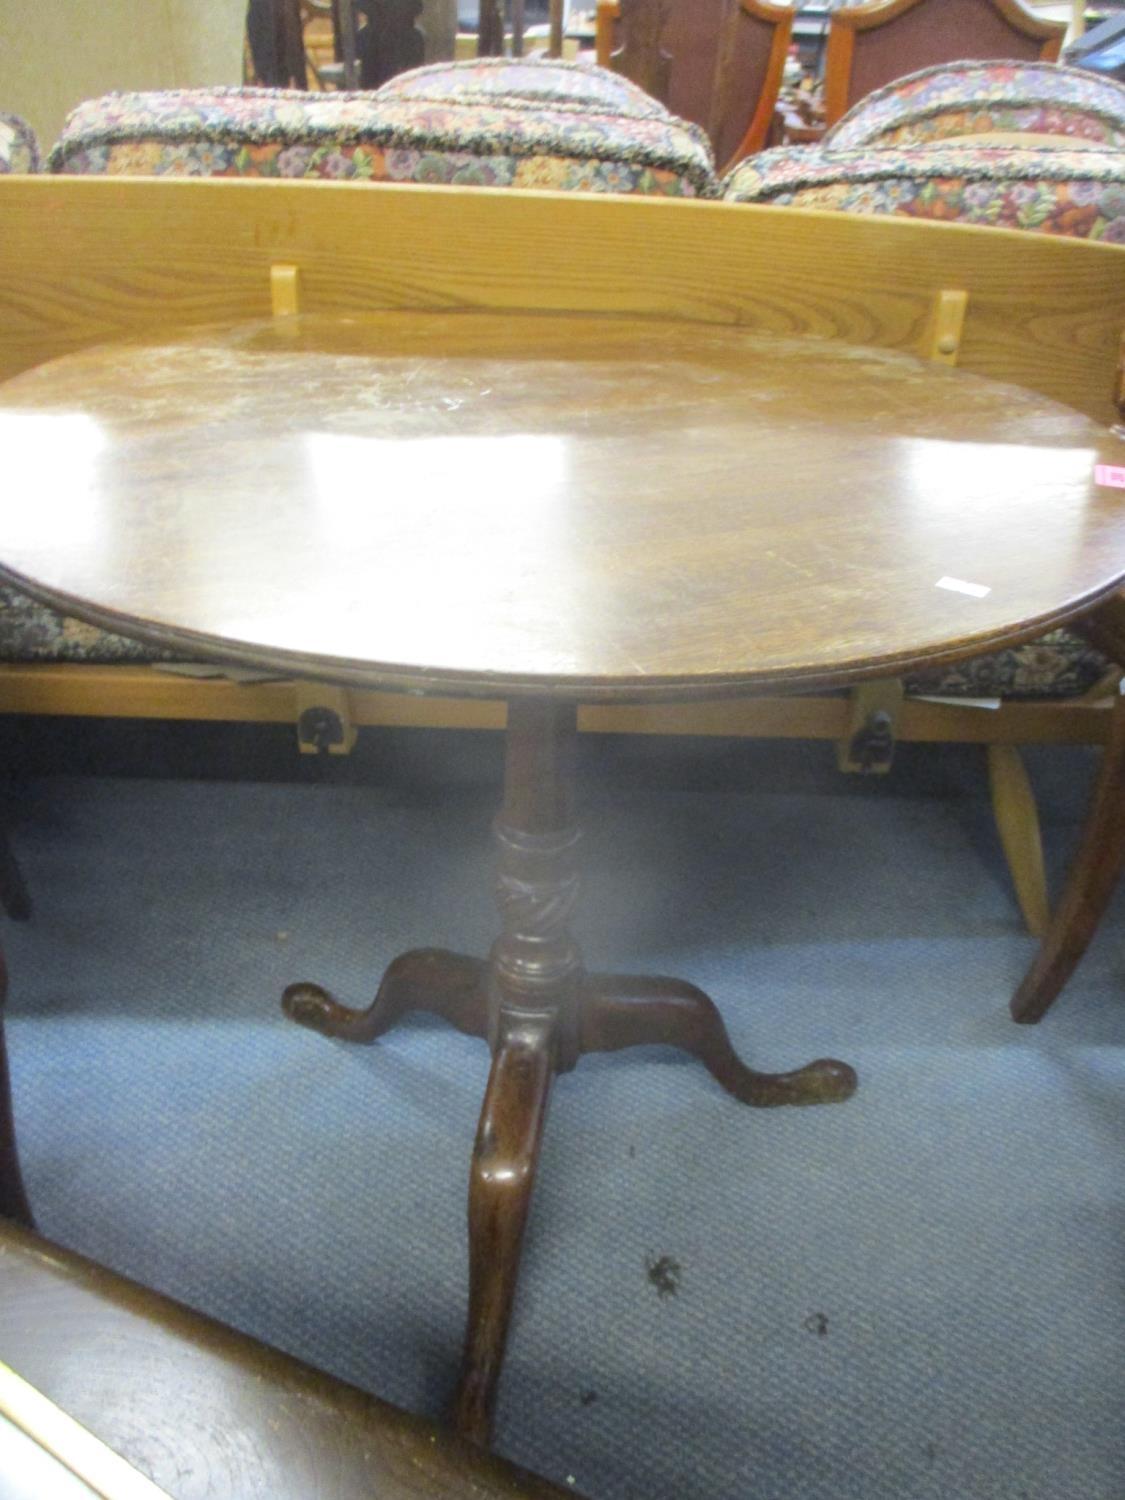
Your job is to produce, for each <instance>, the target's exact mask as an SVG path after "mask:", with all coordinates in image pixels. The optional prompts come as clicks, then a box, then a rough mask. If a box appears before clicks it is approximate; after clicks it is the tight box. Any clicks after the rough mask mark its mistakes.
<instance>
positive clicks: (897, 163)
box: [723, 65, 1125, 698]
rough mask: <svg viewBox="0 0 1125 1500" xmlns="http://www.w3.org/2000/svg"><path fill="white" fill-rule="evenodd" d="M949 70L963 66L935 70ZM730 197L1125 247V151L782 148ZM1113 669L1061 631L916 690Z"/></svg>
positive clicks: (1026, 689) (953, 145)
mask: <svg viewBox="0 0 1125 1500" xmlns="http://www.w3.org/2000/svg"><path fill="white" fill-rule="evenodd" d="M977 66H979V65H977ZM939 71H942V72H951V71H953V70H952V69H951V68H946V69H943V70H937V69H931V70H930V72H931V73H937V72H939ZM916 76H917V77H922V76H928V75H921V74H918V75H916ZM884 92H886V91H884ZM1119 92H1122V93H1125V90H1122V91H1119ZM873 97H874V96H873ZM858 113H859V111H858V110H857V111H855V112H854V114H855V115H858ZM841 123H842V124H843V123H845V122H841ZM723 196H724V197H725V198H727V199H728V200H734V201H736V202H742V203H774V204H779V205H790V206H794V207H800V208H819V209H836V210H839V211H840V212H843V213H867V214H905V215H909V216H911V217H913V218H919V219H940V220H944V221H947V222H948V221H957V222H959V223H963V224H979V225H991V226H994V227H1000V228H1006V229H1026V230H1038V231H1039V232H1040V233H1046V234H1063V235H1070V236H1075V237H1079V238H1086V239H1102V240H1108V241H1111V242H1114V243H1117V244H1125V151H1113V150H1097V149H1084V148H1083V149H1075V150H1068V149H1063V150H1051V149H1045V148H1043V147H1027V148H1023V149H1021V148H1013V147H990V146H976V145H972V144H970V143H968V142H964V141H956V142H949V143H944V144H943V143H940V142H939V143H937V144H933V145H929V146H901V147H891V148H886V149H883V148H879V147H873V146H868V147H866V148H864V149H855V150H842V149H826V148H825V147H824V146H821V147H819V148H818V149H816V150H813V151H809V150H803V149H801V148H800V147H781V148H779V149H778V150H775V151H765V152H763V153H762V154H761V155H759V156H755V157H751V158H749V159H748V160H747V161H744V162H742V163H740V164H739V166H737V167H736V168H735V169H734V171H733V172H731V173H730V174H729V176H728V177H727V179H726V182H725V183H724V185H723ZM1108 667H1109V663H1108V662H1107V661H1106V660H1105V658H1104V657H1103V656H1101V655H1100V654H1099V653H1098V652H1097V651H1095V650H1093V648H1092V647H1091V646H1089V645H1088V644H1087V643H1086V642H1085V641H1084V640H1083V639H1082V638H1081V637H1080V636H1077V635H1075V634H1074V633H1073V632H1071V631H1068V630H1056V631H1052V632H1051V633H1050V634H1049V635H1046V636H1043V637H1041V638H1040V639H1039V640H1036V641H1032V642H1030V643H1028V644H1027V645H1025V646H1017V647H1014V648H1013V649H1011V650H1008V651H1000V652H996V653H994V654H993V655H990V656H984V657H977V658H975V659H973V660H971V661H967V662H961V663H959V664H957V665H956V666H953V667H947V668H943V669H940V670H936V671H931V672H927V673H919V674H915V675H914V676H912V677H908V678H907V682H906V685H907V689H908V691H910V692H913V693H926V694H934V695H939V696H956V697H982V698H996V697H1020V698H1067V697H1074V696H1077V695H1080V694H1082V693H1084V692H1086V691H1088V690H1089V689H1090V688H1091V687H1093V686H1094V685H1095V683H1096V682H1097V681H1098V680H1099V678H1101V677H1102V676H1104V675H1105V673H1106V671H1107V670H1108Z"/></svg>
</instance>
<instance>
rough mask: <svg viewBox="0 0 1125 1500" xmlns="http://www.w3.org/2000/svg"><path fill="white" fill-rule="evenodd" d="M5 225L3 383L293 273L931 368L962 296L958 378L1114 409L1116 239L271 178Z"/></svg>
mask: <svg viewBox="0 0 1125 1500" xmlns="http://www.w3.org/2000/svg"><path fill="white" fill-rule="evenodd" d="M0 223H3V225H4V232H3V234H0V376H8V375H12V374H15V373H16V372H17V371H19V370H21V369H25V368H27V367H28V366H30V365H33V364H37V363H39V362H41V361H42V360H44V359H49V358H51V357H53V356H56V355H60V354H63V353H66V352H68V351H69V350H72V349H77V348H80V347H83V346H85V345H88V344H92V343H95V342H98V341H101V340H105V339H112V338H118V337H121V336H123V335H127V334H129V333H132V332H136V331H140V330H151V329H153V328H154V327H167V328H173V327H186V326H191V325H200V324H205V323H214V322H222V321H227V320H237V319H249V318H257V317H268V316H269V315H270V313H271V309H272V307H273V301H272V293H271V271H273V268H275V267H281V268H284V267H294V268H295V271H294V272H293V273H292V274H290V273H289V272H286V271H282V272H281V274H280V278H279V277H278V276H277V275H275V276H274V282H273V284H274V285H276V286H280V287H281V288H282V291H283V296H284V295H290V297H291V302H292V304H293V305H298V304H299V305H300V306H301V307H302V308H303V309H305V310H306V311H310V312H357V311H362V310H364V309H374V308H388V307H435V308H451V307H461V308H490V309H503V308H524V309H552V310H559V309H566V310H573V311H576V312H590V313H629V314H641V315H650V316H653V317H664V318H688V319H697V320H701V321H704V322H714V323H724V324H738V325H743V326H746V327H748V328H756V329H761V330H769V331H774V332H777V333H783V334H815V335H820V336H824V337H830V338H841V339H844V340H846V341H848V342H849V343H854V344H869V345H874V346H880V347H884V348H891V349H906V350H916V351H917V352H919V353H925V354H930V353H932V352H933V345H934V339H935V318H938V317H939V316H941V317H946V316H948V309H949V306H950V305H951V304H950V299H949V298H948V297H946V298H945V299H944V301H943V300H942V297H941V294H942V293H943V292H952V293H965V294H967V312H966V315H965V319H964V325H963V329H962V330H961V331H960V333H959V363H960V365H961V366H962V367H963V368H965V369H969V370H973V371H976V372H977V373H979V374H983V375H988V376H992V377H993V378H996V379H999V380H1007V381H1012V382H1014V383H1015V384H1018V385H1023V386H1026V387H1029V388H1030V389H1032V390H1036V391H1039V392H1041V393H1042V394H1044V395H1047V396H1051V397H1054V398H1056V399H1058V400H1060V401H1065V402H1067V403H1068V404H1070V405H1071V406H1075V407H1077V408H1078V409H1080V410H1081V411H1084V412H1086V413H1087V414H1088V415H1090V416H1092V417H1094V418H1095V419H1097V420H1100V421H1104V422H1111V421H1113V420H1114V419H1115V418H1116V416H1117V413H1116V409H1115V406H1114V386H1115V380H1116V379H1117V370H1118V359H1119V348H1120V343H1119V341H1120V337H1121V332H1122V329H1125V247H1120V246H1114V245H1105V244H1097V243H1092V242H1089V241H1084V240H1072V239H1063V238H1058V237H1055V236H1051V235H1037V234H1023V233H1018V232H1015V231H1007V230H997V229H978V228H972V227H968V226H965V225H959V224H948V225H947V224H934V223H921V222H916V221H912V220H909V219H905V218H880V217H868V216H864V215H849V214H829V213H820V212H816V211H812V210H799V209H786V208H777V207H769V208H760V207H751V206H746V205H739V204H733V203H702V202H694V203H693V202H683V201H674V200H673V201H670V200H660V199H655V198H625V197H621V198H618V197H611V196H608V195H605V196H602V195H584V194H554V193H531V192H527V193H524V192H516V191H512V190H503V189H500V190H493V189H485V188H466V189H456V188H440V187H433V188H431V187H413V186H409V187H408V186H402V187H371V186H368V185H364V184H348V183H341V184H332V183H320V182H317V183H303V182H274V181H268V180H258V181H230V180H213V179H212V180H207V179H175V180H173V179H166V178H165V179H145V178H95V177H89V178H79V177H75V178H64V177H55V178H52V177H8V178H0ZM286 286H288V288H289V291H288V293H285V292H284V288H285V287H286ZM954 300H956V299H954ZM941 308H944V309H945V312H941V313H939V311H936V310H937V309H941ZM825 416H826V417H830V416H831V413H830V412H826V413H825Z"/></svg>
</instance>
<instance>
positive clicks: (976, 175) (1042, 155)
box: [723, 141, 1125, 244]
mask: <svg viewBox="0 0 1125 1500" xmlns="http://www.w3.org/2000/svg"><path fill="white" fill-rule="evenodd" d="M723 197H724V198H726V199H728V200H733V201H735V202H739V203H776V204H785V205H788V206H792V207H799V208H828V209H838V210H839V211H840V212H842V213H866V214H907V215H909V216H910V217H912V218H916V219H941V220H943V221H945V222H954V221H955V222H957V223H960V224H981V225H989V226H992V227H994V228H1000V229H1034V230H1038V231H1039V232H1040V233H1042V234H1065V235H1070V236H1072V237H1075V238H1079V239H1095V240H1108V241H1110V242H1112V243H1114V244H1125V151H1110V150H1104V151H1103V150H1088V149H1076V150H1050V149H1046V148H1043V147H1039V146H1029V147H1026V148H1016V147H1010V146H976V145H972V144H969V143H968V142H963V141H956V142H948V143H945V144H939V145H932V146H902V147H895V148H891V149H882V148H878V147H865V148H864V149H862V150H851V151H844V150H827V149H824V148H823V147H821V148H818V149H817V150H812V151H809V150H805V149H803V148H801V147H799V146H782V147H779V148H778V149H777V150H775V151H763V152H762V153H761V154H760V155H759V156H752V157H749V158H748V159H747V160H746V161H744V162H740V163H739V165H738V166H737V167H736V168H735V169H734V171H733V172H731V173H730V174H729V176H728V177H727V179H726V181H725V182H724V184H723Z"/></svg>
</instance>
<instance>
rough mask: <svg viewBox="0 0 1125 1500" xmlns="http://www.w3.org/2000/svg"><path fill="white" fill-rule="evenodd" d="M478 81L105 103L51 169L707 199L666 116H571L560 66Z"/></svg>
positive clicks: (702, 157)
mask: <svg viewBox="0 0 1125 1500" xmlns="http://www.w3.org/2000/svg"><path fill="white" fill-rule="evenodd" d="M537 67H543V68H545V69H546V73H545V75H544V76H545V78H547V79H548V80H549V84H550V86H549V89H548V91H547V93H546V94H544V96H543V97H539V96H538V95H535V94H533V93H531V92H530V86H529V84H528V83H527V82H526V79H527V78H529V77H530V76H531V75H533V73H534V70H535V69H536V68H537ZM474 68H475V73H474V75H473V76H474V77H475V78H476V80H477V81H476V83H475V84H474V87H473V89H472V90H471V91H469V92H467V93H466V94H464V95H461V94H458V93H456V92H451V93H449V94H447V95H446V96H444V97H441V98H429V97H420V98H413V97H411V96H410V94H409V91H408V84H405V83H404V80H395V82H396V84H398V87H397V88H394V89H387V90H385V91H377V92H375V93H352V94H347V93H342V94H330V93H325V94H305V93H297V92H289V91H285V90H270V89H195V90H187V91H180V92H172V93H158V94H111V95H108V96H107V97H105V98H102V99H93V100H91V101H89V102H88V103H86V104H82V105H79V107H78V108H77V109H76V110H75V111H74V112H73V113H72V114H71V116H70V117H69V119H68V120H67V122H66V124H65V126H64V127H63V133H62V137H61V139H60V140H59V142H58V144H57V145H56V146H55V148H54V150H53V151H52V152H51V155H50V158H49V161H48V166H49V168H50V170H51V171H53V172H83V173H91V172H94V173H133V174H137V173H142V174H146V175H154V174H155V175H165V174H171V175H177V176H188V175H193V176H209V177H301V178H339V179H351V180H357V181H365V182H425V183H452V184H457V185H458V186H487V187H539V188H542V187H549V188H557V189H563V190H579V191H583V192H611V193H644V194H651V195H657V196H673V197H698V196H708V195H710V194H711V193H712V192H713V191H714V189H715V178H714V167H713V163H712V161H711V154H710V151H709V149H708V147H707V144H706V141H705V140H704V139H702V138H701V137H700V136H699V134H698V133H696V132H695V131H694V130H692V129H691V128H689V127H688V126H686V125H684V124H682V123H681V122H680V121H678V120H676V119H675V118H674V117H673V116H671V115H669V114H668V113H667V111H666V110H660V109H656V110H652V109H646V110H644V112H642V111H641V109H640V108H639V107H637V106H636V105H635V101H632V99H631V95H630V96H629V102H630V105H631V107H630V108H629V110H628V112H626V111H625V110H624V109H623V108H622V106H621V104H620V103H613V104H612V106H611V103H610V102H609V100H608V99H607V101H606V103H605V105H604V107H599V106H597V105H596V104H595V103H594V102H593V101H591V102H585V103H583V104H582V106H581V107H578V105H577V104H576V101H575V99H574V97H568V98H565V99H554V98H551V97H550V88H554V89H555V91H556V92H557V91H558V87H559V84H558V78H559V76H560V74H561V72H562V70H561V69H560V67H559V65H558V64H557V63H549V64H535V63H521V64H520V65H519V66H518V68H517V69H516V71H517V72H518V73H519V75H520V76H521V77H523V78H524V79H525V82H524V83H523V84H522V85H521V89H520V90H519V91H517V92H515V93H509V94H504V93H499V94H496V95H494V94H492V93H489V92H487V90H485V89H484V86H483V85H482V83H481V82H480V79H481V77H482V76H484V75H486V74H487V70H482V69H480V68H479V66H477V65H474ZM429 71H430V70H428V69H423V70H421V72H422V73H428V72H429ZM582 71H585V70H582ZM574 72H575V82H577V79H578V74H579V70H577V69H576V70H574ZM417 76H418V75H417V74H408V75H405V79H406V80H409V79H410V78H414V77H417ZM430 86H433V83H432V81H431V82H430ZM602 91H603V93H605V92H606V91H607V90H606V86H604V85H603V86H602ZM616 97H617V98H618V99H621V98H624V97H625V95H624V92H623V91H622V92H620V93H618V94H617V95H616Z"/></svg>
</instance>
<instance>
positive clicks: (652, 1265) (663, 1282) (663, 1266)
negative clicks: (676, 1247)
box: [645, 1255, 683, 1297]
mask: <svg viewBox="0 0 1125 1500" xmlns="http://www.w3.org/2000/svg"><path fill="white" fill-rule="evenodd" d="M645 1275H646V1276H647V1277H648V1279H649V1281H651V1282H652V1284H653V1286H654V1287H655V1288H656V1291H657V1295H658V1296H660V1297H674V1296H675V1295H676V1293H677V1292H678V1291H679V1290H680V1277H681V1276H682V1275H683V1267H682V1266H681V1265H680V1263H679V1261H678V1260H673V1259H672V1257H671V1256H670V1255H662V1256H661V1257H660V1259H659V1260H657V1259H656V1258H655V1257H654V1256H651V1255H650V1256H648V1257H647V1258H646V1260H645Z"/></svg>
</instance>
